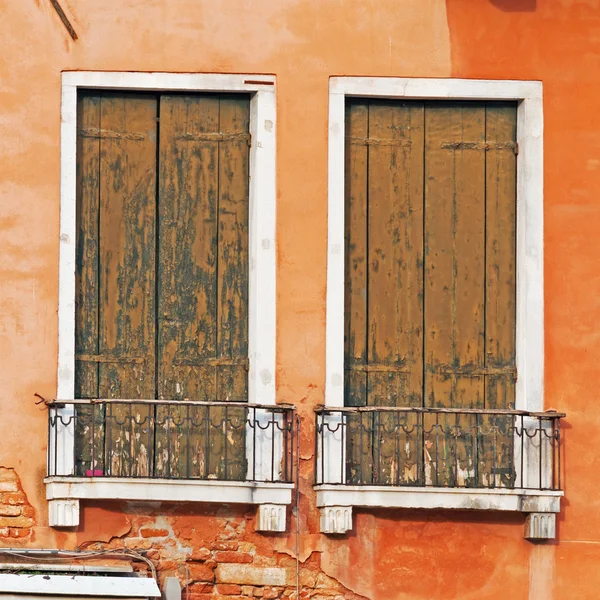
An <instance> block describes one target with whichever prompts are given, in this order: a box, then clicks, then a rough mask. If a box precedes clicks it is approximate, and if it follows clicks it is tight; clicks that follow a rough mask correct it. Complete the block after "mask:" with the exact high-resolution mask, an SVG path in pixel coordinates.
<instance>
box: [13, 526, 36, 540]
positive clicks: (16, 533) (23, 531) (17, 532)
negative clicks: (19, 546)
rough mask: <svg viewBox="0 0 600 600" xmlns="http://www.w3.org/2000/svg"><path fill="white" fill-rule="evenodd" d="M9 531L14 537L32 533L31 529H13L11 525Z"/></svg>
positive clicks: (23, 536) (22, 536)
mask: <svg viewBox="0 0 600 600" xmlns="http://www.w3.org/2000/svg"><path fill="white" fill-rule="evenodd" d="M8 532H9V535H10V537H12V538H25V537H27V536H28V535H31V529H13V528H12V527H11V528H9V530H8Z"/></svg>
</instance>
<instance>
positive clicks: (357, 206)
mask: <svg viewBox="0 0 600 600" xmlns="http://www.w3.org/2000/svg"><path fill="white" fill-rule="evenodd" d="M368 116H369V115H368V102H366V101H363V100H348V101H347V102H346V149H345V182H346V183H345V186H346V191H345V198H346V199H345V204H346V207H345V230H346V235H345V286H346V288H345V300H344V304H345V306H344V321H345V323H344V329H345V336H344V366H345V373H344V404H345V405H346V406H365V405H366V401H367V375H366V373H365V372H361V371H356V370H355V369H354V367H356V366H364V365H366V363H367V180H368V177H367V147H366V146H359V145H355V144H352V143H351V138H352V137H365V136H366V135H367V134H368ZM362 419H363V417H362V416H360V415H349V416H348V418H347V420H346V435H347V446H346V452H347V468H348V472H347V477H348V481H349V482H350V483H355V484H360V483H368V482H369V481H367V479H369V480H370V474H371V473H372V452H371V451H369V452H367V453H366V456H365V453H364V452H362V449H363V447H366V448H372V444H371V439H370V436H366V434H365V432H364V431H363V430H362V426H361V425H362V424H363V420H362Z"/></svg>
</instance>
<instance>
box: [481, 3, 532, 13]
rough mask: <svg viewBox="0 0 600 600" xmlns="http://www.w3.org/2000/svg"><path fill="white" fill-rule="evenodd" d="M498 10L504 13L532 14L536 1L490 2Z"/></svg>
mask: <svg viewBox="0 0 600 600" xmlns="http://www.w3.org/2000/svg"><path fill="white" fill-rule="evenodd" d="M490 2H491V3H492V4H493V5H494V6H495V7H496V8H499V9H500V10H503V11H506V12H534V11H535V9H536V4H537V0H490Z"/></svg>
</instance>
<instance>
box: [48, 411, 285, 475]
mask: <svg viewBox="0 0 600 600" xmlns="http://www.w3.org/2000/svg"><path fill="white" fill-rule="evenodd" d="M48 409H49V417H48V448H49V451H48V475H49V476H50V477H55V476H58V477H79V478H81V477H90V478H92V477H93V478H96V477H100V478H107V477H110V478H115V477H117V478H128V479H130V478H152V479H188V480H193V479H198V480H217V481H251V482H272V483H292V482H293V470H294V445H295V436H296V435H297V425H296V419H295V412H294V408H293V407H291V406H287V405H276V406H272V405H268V406H267V405H258V404H247V403H241V402H194V401H163V400H68V401H54V402H53V403H50V404H49V406H48Z"/></svg>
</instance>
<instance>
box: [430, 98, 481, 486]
mask: <svg viewBox="0 0 600 600" xmlns="http://www.w3.org/2000/svg"><path fill="white" fill-rule="evenodd" d="M426 122H427V128H426V137H425V157H426V158H425V160H426V187H425V215H426V216H425V360H426V364H425V371H426V372H425V395H424V399H425V406H431V407H440V408H441V407H457V408H483V405H484V381H483V376H482V374H481V369H482V367H483V366H484V364H485V352H484V351H485V348H484V340H485V312H484V311H485V307H484V303H485V253H484V249H485V147H484V142H485V106H484V105H483V104H481V103H464V104H458V103H452V104H447V103H441V102H440V103H431V104H428V105H427V113H426ZM437 423H438V426H436V421H435V417H431V416H427V417H426V419H425V429H426V431H427V430H430V429H432V428H433V431H432V438H430V442H432V443H434V444H435V445H436V448H435V453H436V455H437V456H438V464H437V477H434V479H438V481H433V482H432V483H437V484H446V485H452V486H454V485H461V486H462V485H465V484H466V483H467V480H468V479H470V478H472V477H473V441H472V440H471V439H470V437H469V432H470V427H471V425H472V423H471V418H470V417H465V416H440V417H439V421H438V422H437ZM457 431H459V432H461V435H454V434H455V433H456V432H457ZM433 437H435V440H434V439H433ZM446 457H448V458H446Z"/></svg>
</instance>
